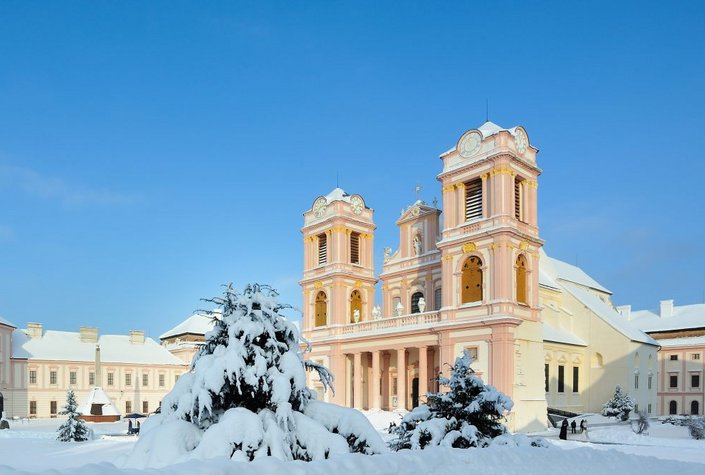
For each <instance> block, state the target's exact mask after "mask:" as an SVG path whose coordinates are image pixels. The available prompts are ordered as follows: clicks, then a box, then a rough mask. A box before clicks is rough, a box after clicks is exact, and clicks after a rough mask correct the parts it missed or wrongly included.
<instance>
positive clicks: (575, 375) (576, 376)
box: [573, 366, 580, 393]
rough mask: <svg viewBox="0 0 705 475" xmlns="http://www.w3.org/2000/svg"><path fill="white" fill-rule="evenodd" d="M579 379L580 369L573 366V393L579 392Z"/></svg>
mask: <svg viewBox="0 0 705 475" xmlns="http://www.w3.org/2000/svg"><path fill="white" fill-rule="evenodd" d="M579 379H580V368H579V367H578V366H573V392H574V393H577V392H578V391H579V390H580V386H578V380H579Z"/></svg>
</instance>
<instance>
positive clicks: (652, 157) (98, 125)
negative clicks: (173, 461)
mask: <svg viewBox="0 0 705 475" xmlns="http://www.w3.org/2000/svg"><path fill="white" fill-rule="evenodd" d="M703 45H705V3H703V2H701V1H693V2H678V4H677V7H673V8H665V7H664V4H663V3H662V2H660V3H659V2H644V1H642V2H579V3H572V2H555V3H538V2H498V3H496V4H491V3H489V2H470V1H468V2H179V1H168V2H154V1H153V2H26V1H3V2H2V3H0V315H2V316H3V317H5V318H6V319H8V320H10V321H12V322H14V323H15V324H16V325H18V326H24V325H25V324H26V323H27V322H28V321H39V322H42V323H44V325H45V327H47V328H52V329H65V330H76V329H77V328H78V327H79V326H82V325H95V326H98V327H99V328H100V330H101V332H103V333H125V332H127V331H128V330H130V329H133V328H137V329H145V330H146V331H147V332H148V333H149V334H150V335H151V336H158V335H159V334H160V333H161V332H163V331H165V330H167V329H168V328H170V327H172V326H173V325H175V324H176V323H178V322H179V321H181V320H182V319H183V318H185V317H186V316H188V315H189V314H190V313H191V312H192V311H193V310H194V309H196V308H199V307H200V306H201V304H200V302H199V299H200V298H201V297H209V296H213V295H216V294H218V293H219V292H220V288H219V285H220V284H222V283H225V282H228V281H233V282H235V283H236V285H242V284H243V283H245V282H249V281H259V282H269V283H271V284H272V285H274V286H275V287H277V288H278V289H279V290H280V292H281V294H282V298H283V300H285V301H288V302H291V303H293V304H295V305H300V289H299V287H298V279H299V277H300V274H301V270H302V241H301V235H300V227H301V225H302V222H303V218H302V213H303V211H304V210H306V209H307V208H309V207H310V206H311V204H312V203H313V200H314V199H315V198H316V197H317V196H318V195H321V194H325V193H327V192H328V191H330V190H331V189H332V188H333V187H334V186H335V183H336V174H338V175H339V177H340V178H339V180H340V185H341V187H343V188H344V189H346V190H347V191H348V192H350V193H360V194H361V195H362V196H363V197H365V199H366V201H367V203H368V205H369V206H371V207H373V208H374V209H375V221H376V223H377V225H378V230H377V233H376V239H375V246H376V248H375V253H376V256H377V259H376V261H377V263H378V266H379V265H380V262H381V257H382V252H383V248H384V247H385V246H390V247H396V246H397V241H398V234H397V230H396V227H395V226H394V220H395V219H396V217H397V216H398V214H399V211H400V209H401V208H402V207H404V206H406V205H408V204H410V203H411V202H412V201H413V200H414V199H415V194H414V191H413V189H414V186H415V184H416V183H419V184H421V185H422V186H423V192H422V197H423V198H424V199H425V200H426V201H429V202H430V201H431V200H433V198H434V197H435V196H437V197H439V198H440V187H439V185H438V182H437V181H436V179H435V176H436V174H437V173H438V172H439V171H440V160H439V159H438V156H439V154H440V153H442V152H443V151H445V150H447V149H448V148H450V147H451V146H453V145H454V144H455V142H456V140H457V139H458V138H459V136H460V135H461V134H462V133H463V132H464V131H466V130H468V129H471V128H474V127H477V126H479V125H481V124H482V122H483V121H484V119H485V101H486V100H489V103H490V119H491V120H492V121H494V122H496V123H498V124H500V125H502V126H504V127H511V126H514V125H518V124H521V125H523V126H525V127H526V129H527V131H528V133H529V137H530V140H531V142H532V144H534V145H535V146H537V147H538V148H539V149H540V150H541V152H540V153H539V156H538V161H539V165H540V166H541V167H542V168H543V170H544V172H543V174H542V175H541V177H540V180H539V183H540V187H539V200H540V203H539V206H540V208H539V223H540V226H541V236H542V237H543V239H545V240H546V245H545V249H546V250H547V252H548V253H549V254H551V255H552V256H554V257H557V258H559V259H563V260H565V261H567V262H570V263H575V262H577V263H578V264H579V265H580V266H581V267H583V268H584V269H585V270H586V271H587V272H588V273H590V274H591V275H592V276H593V277H594V278H595V279H597V280H598V281H599V282H601V283H602V284H603V285H605V286H606V287H608V288H610V289H611V290H612V291H613V292H614V294H615V295H614V301H615V303H617V304H626V303H631V304H633V305H634V307H635V308H656V307H657V306H658V300H659V299H666V298H674V299H675V300H676V304H686V303H696V302H701V301H703V296H704V293H705V279H704V278H703V269H705V250H704V248H703V243H705V222H704V218H705V212H703V206H704V205H705V191H704V190H705V187H703V185H702V183H703V178H704V177H705V147H704V146H703V144H702V138H703V130H704V128H705V120H704V119H705V112H704V111H705V86H704V85H705V53H704V52H703ZM369 170H372V172H370V171H369ZM378 268H379V267H378Z"/></svg>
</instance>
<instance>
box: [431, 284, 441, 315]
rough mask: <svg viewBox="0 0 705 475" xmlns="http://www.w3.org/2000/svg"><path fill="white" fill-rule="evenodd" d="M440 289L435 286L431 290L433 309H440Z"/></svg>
mask: <svg viewBox="0 0 705 475" xmlns="http://www.w3.org/2000/svg"><path fill="white" fill-rule="evenodd" d="M442 290H443V289H441V288H440V287H437V288H436V289H435V290H434V291H433V309H434V310H440V309H441V301H442V298H443V297H442V293H441V292H442Z"/></svg>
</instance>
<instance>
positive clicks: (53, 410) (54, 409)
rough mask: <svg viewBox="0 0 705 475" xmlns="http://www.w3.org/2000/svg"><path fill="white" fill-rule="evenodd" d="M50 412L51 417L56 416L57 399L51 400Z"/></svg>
mask: <svg viewBox="0 0 705 475" xmlns="http://www.w3.org/2000/svg"><path fill="white" fill-rule="evenodd" d="M49 413H50V414H51V417H56V401H51V402H50V403H49Z"/></svg>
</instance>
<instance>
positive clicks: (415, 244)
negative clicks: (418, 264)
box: [414, 234, 421, 256]
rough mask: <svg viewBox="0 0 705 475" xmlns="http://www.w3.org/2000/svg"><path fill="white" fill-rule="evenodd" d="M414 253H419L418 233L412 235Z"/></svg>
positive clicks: (419, 239)
mask: <svg viewBox="0 0 705 475" xmlns="http://www.w3.org/2000/svg"><path fill="white" fill-rule="evenodd" d="M414 255H415V256H420V255H421V236H420V235H418V234H415V235H414Z"/></svg>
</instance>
